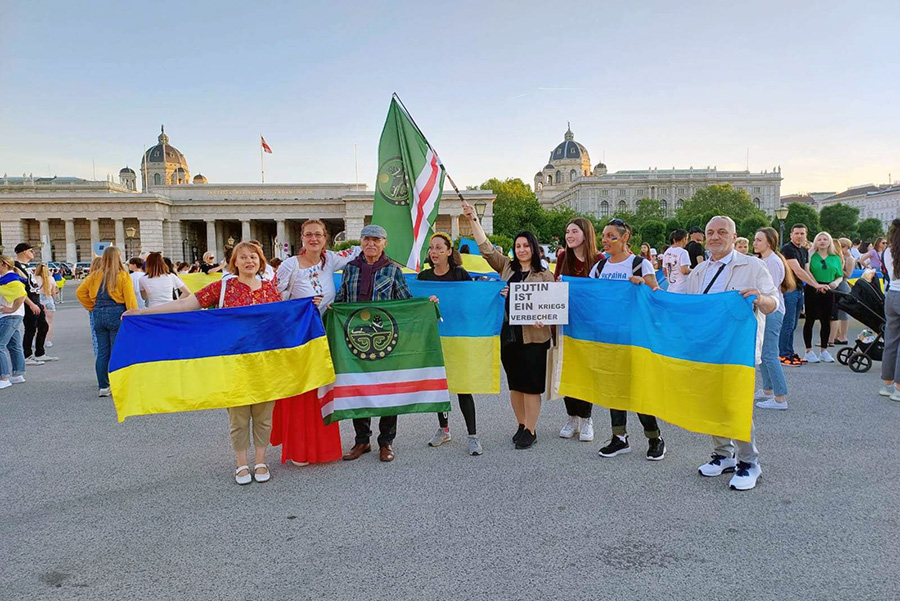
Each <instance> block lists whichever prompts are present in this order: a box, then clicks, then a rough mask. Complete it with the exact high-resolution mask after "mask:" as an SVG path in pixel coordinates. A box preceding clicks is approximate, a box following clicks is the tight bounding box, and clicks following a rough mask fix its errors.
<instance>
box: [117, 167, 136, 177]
mask: <svg viewBox="0 0 900 601" xmlns="http://www.w3.org/2000/svg"><path fill="white" fill-rule="evenodd" d="M125 174H127V175H134V169H132V168H131V167H123V168H122V169H119V175H125Z"/></svg>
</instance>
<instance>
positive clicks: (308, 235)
mask: <svg viewBox="0 0 900 601" xmlns="http://www.w3.org/2000/svg"><path fill="white" fill-rule="evenodd" d="M303 237H304V238H324V237H325V234H312V233H309V234H303Z"/></svg>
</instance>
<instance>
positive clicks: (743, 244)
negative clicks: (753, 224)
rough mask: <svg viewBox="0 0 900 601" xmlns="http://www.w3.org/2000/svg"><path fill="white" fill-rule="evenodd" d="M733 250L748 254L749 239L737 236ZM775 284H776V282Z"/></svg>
mask: <svg viewBox="0 0 900 601" xmlns="http://www.w3.org/2000/svg"><path fill="white" fill-rule="evenodd" d="M734 250H736V251H738V252H739V253H741V254H742V255H749V254H750V241H749V240H747V239H746V238H744V237H743V236H740V237H738V238H737V239H735V241H734ZM776 286H777V284H776Z"/></svg>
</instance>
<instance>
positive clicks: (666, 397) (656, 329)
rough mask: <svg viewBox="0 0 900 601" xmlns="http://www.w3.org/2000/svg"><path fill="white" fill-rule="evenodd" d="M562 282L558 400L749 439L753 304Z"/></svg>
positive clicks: (735, 296)
mask: <svg viewBox="0 0 900 601" xmlns="http://www.w3.org/2000/svg"><path fill="white" fill-rule="evenodd" d="M565 280H566V281H568V282H569V325H567V326H564V327H563V328H562V336H561V340H562V345H561V349H560V359H559V363H560V365H559V366H558V367H561V369H558V370H557V373H558V376H557V378H558V387H559V393H560V394H561V395H566V396H571V397H575V398H578V399H583V400H586V401H590V402H592V403H596V404H598V405H603V406H605V407H610V408H613V409H624V410H627V411H636V412H639V413H645V414H649V415H655V416H656V417H658V418H660V419H663V420H665V421H667V422H669V423H672V424H675V425H677V426H680V427H682V428H685V429H687V430H692V431H695V432H701V433H704V434H712V435H715V436H724V437H728V438H734V439H737V440H750V429H751V422H752V417H753V386H754V367H755V366H754V364H755V350H756V346H755V345H756V325H757V324H756V317H755V316H754V314H753V310H752V304H751V299H745V298H743V297H742V296H741V295H740V294H739V293H737V292H725V293H722V294H713V295H689V294H671V293H668V292H663V291H658V292H653V291H651V290H650V289H649V288H648V287H647V286H635V285H634V284H632V283H630V282H615V281H599V280H590V279H587V278H565Z"/></svg>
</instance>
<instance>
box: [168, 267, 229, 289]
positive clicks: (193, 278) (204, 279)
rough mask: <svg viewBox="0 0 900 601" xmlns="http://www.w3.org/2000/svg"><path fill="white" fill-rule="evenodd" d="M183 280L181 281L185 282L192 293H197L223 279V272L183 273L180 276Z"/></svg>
mask: <svg viewBox="0 0 900 601" xmlns="http://www.w3.org/2000/svg"><path fill="white" fill-rule="evenodd" d="M178 277H179V278H181V281H182V282H184V285H185V286H187V287H188V290H190V291H191V292H192V293H194V292H197V291H198V290H202V289H203V288H204V287H205V286H208V285H209V284H212V283H213V282H218V281H219V280H221V279H222V272H221V271H217V272H216V273H203V272H199V273H182V274H179V275H178Z"/></svg>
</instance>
